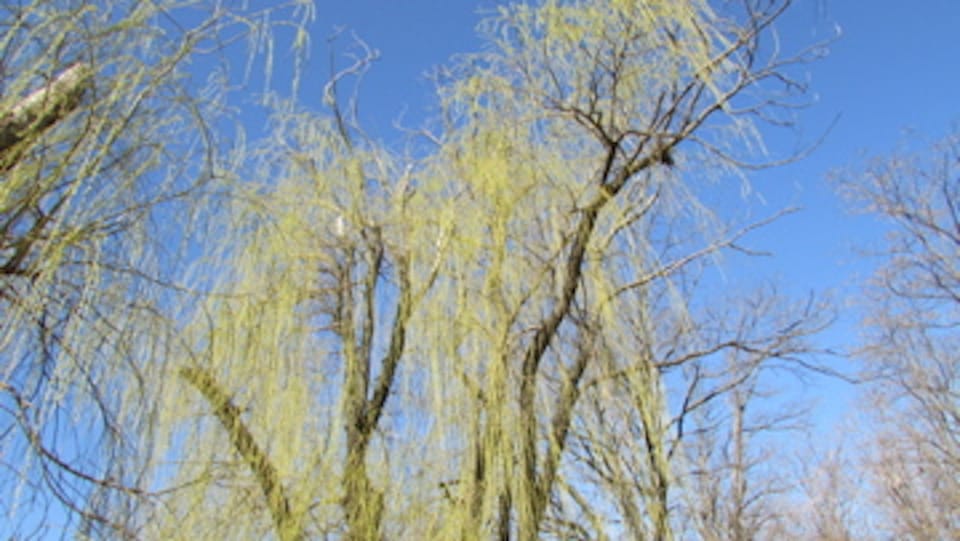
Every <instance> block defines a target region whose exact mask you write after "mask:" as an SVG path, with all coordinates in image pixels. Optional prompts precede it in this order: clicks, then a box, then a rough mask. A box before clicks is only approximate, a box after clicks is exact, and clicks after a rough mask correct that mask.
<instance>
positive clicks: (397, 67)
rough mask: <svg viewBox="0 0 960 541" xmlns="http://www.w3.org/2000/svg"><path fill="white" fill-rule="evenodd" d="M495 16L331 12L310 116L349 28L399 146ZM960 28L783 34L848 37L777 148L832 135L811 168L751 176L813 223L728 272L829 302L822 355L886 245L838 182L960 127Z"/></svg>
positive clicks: (425, 7)
mask: <svg viewBox="0 0 960 541" xmlns="http://www.w3.org/2000/svg"><path fill="white" fill-rule="evenodd" d="M495 5H496V2H493V1H492V0H484V1H481V2H471V1H457V0H405V1H400V0H352V1H350V2H345V1H342V0H325V1H321V2H319V3H318V10H317V21H316V23H315V25H314V32H313V52H312V54H311V59H310V67H309V68H308V72H309V74H308V76H307V77H306V78H305V86H304V91H303V93H302V95H303V97H304V98H305V100H306V102H307V103H306V104H307V105H311V106H312V105H319V102H320V90H319V89H320V86H321V85H322V81H323V80H324V77H326V75H327V74H328V73H329V71H328V70H329V68H328V59H329V50H328V49H327V43H326V41H325V39H324V38H325V37H326V36H327V35H329V34H330V33H331V32H332V30H333V28H334V27H342V28H344V29H346V30H348V31H352V32H355V33H356V35H357V36H359V37H360V38H362V39H363V40H364V41H366V42H367V43H368V44H369V45H370V46H371V47H373V48H375V49H377V50H378V51H379V52H380V54H381V56H380V60H379V61H378V62H377V63H376V64H375V65H374V66H373V68H372V69H371V70H370V72H369V73H368V74H367V76H366V78H365V80H364V82H363V85H362V87H361V94H360V97H361V100H360V104H361V106H360V110H361V116H362V118H363V120H364V121H365V123H366V126H367V128H368V129H370V130H371V131H372V132H373V133H374V134H377V135H379V136H380V137H383V138H385V139H387V140H390V139H392V138H394V137H396V138H397V139H399V138H400V135H399V134H398V133H396V132H393V131H392V130H391V126H392V124H393V123H394V122H395V121H397V120H398V119H400V118H401V117H402V118H403V119H404V121H403V123H404V124H405V125H408V126H416V125H417V124H418V123H419V121H420V120H421V119H422V118H423V117H424V114H425V113H427V112H428V111H429V107H430V105H431V103H432V97H433V96H432V85H431V83H430V82H429V81H428V80H427V78H426V77H425V74H426V73H427V72H429V71H430V70H431V69H432V68H433V67H434V66H437V65H440V64H443V63H445V62H447V61H448V60H449V58H450V57H451V55H454V54H456V53H463V52H470V51H474V50H476V49H477V47H479V46H480V44H481V41H480V40H479V39H478V38H477V36H476V33H475V31H474V27H475V25H476V24H477V22H478V21H479V19H480V14H479V13H482V12H483V11H484V10H489V9H490V8H492V7H493V6H495ZM958 28H960V2H957V1H956V0H924V1H923V2H903V1H902V0H875V1H872V2H863V1H861V0H803V1H797V2H795V5H794V6H792V8H791V10H790V11H789V12H788V13H787V15H786V16H785V17H784V18H783V19H782V20H781V22H780V23H779V25H778V32H779V33H780V35H781V37H782V44H783V47H784V49H785V51H786V52H789V51H795V50H797V49H799V48H802V47H804V46H807V45H810V44H813V43H815V42H818V41H821V40H824V39H829V38H830V37H831V36H833V35H834V34H835V32H836V30H838V29H839V38H838V39H836V40H835V41H833V42H832V43H831V45H830V47H829V55H828V56H827V57H826V58H824V59H822V60H821V61H819V62H816V63H814V64H810V65H808V66H806V67H805V68H804V69H803V70H802V72H803V74H804V76H805V77H807V78H808V79H809V82H810V87H811V90H812V92H813V94H814V96H815V97H816V101H815V102H814V103H813V104H812V105H811V106H810V107H809V108H808V109H806V110H804V111H802V112H801V113H800V115H799V120H800V122H799V127H798V130H797V131H796V133H793V134H789V136H786V137H785V136H784V134H771V138H770V139H769V141H770V144H771V150H772V152H773V153H774V154H781V155H783V154H785V153H788V152H789V151H790V150H791V149H792V148H794V145H795V144H796V143H797V141H798V140H799V141H800V142H806V143H809V142H811V141H813V140H815V139H817V138H818V137H819V136H820V135H822V134H824V133H825V132H827V130H828V128H830V129H829V133H827V136H826V139H825V140H824V141H823V143H822V145H821V146H820V147H819V148H817V149H816V151H815V152H814V153H813V154H812V155H811V156H810V157H808V158H806V159H805V160H803V161H801V162H799V163H795V164H791V165H788V166H785V167H780V168H776V169H773V170H769V171H764V172H762V173H758V174H756V175H754V176H753V177H752V179H751V180H752V183H753V187H754V192H753V194H752V195H751V196H750V200H751V203H752V206H751V208H752V210H751V212H753V213H754V215H755V216H758V217H759V216H764V215H768V214H770V213H773V212H775V211H776V210H777V209H779V208H782V207H784V206H798V207H801V208H802V211H801V212H799V213H797V214H794V215H791V216H788V217H786V218H784V219H782V220H781V221H779V222H777V223H775V224H774V225H772V226H770V227H769V228H766V229H764V230H762V231H760V232H758V233H757V234H755V235H753V236H751V237H750V242H749V245H750V246H751V247H754V248H757V249H763V250H768V251H772V252H774V253H775V256H774V257H772V258H767V259H763V260H760V261H749V262H744V261H741V260H737V261H736V262H734V261H728V265H730V268H729V269H728V270H729V272H730V273H731V274H733V275H737V276H739V277H740V278H741V279H745V280H747V281H750V280H754V279H756V278H758V277H760V276H762V277H764V278H773V279H776V280H777V281H778V282H779V283H780V284H781V285H782V290H783V291H785V292H787V293H791V294H795V295H804V294H807V293H809V292H811V291H814V292H831V293H832V294H833V297H834V299H835V300H836V301H837V302H838V305H839V307H840V313H839V319H838V322H837V324H836V325H835V326H834V327H833V328H832V329H831V330H830V331H829V332H827V333H825V334H824V335H823V336H822V337H821V340H822V345H823V346H824V347H830V348H835V349H846V348H851V347H854V346H855V344H856V342H855V341H856V338H857V333H858V328H857V321H858V319H859V318H860V313H859V312H858V310H857V307H856V300H857V299H858V298H859V297H860V295H859V290H858V287H859V286H858V284H859V283H860V282H861V281H862V280H863V279H864V278H866V277H867V276H868V275H869V274H870V272H871V270H872V265H873V263H874V262H873V261H872V260H869V259H865V258H864V257H863V256H862V255H861V254H860V253H859V252H860V251H862V250H864V249H868V248H869V247H870V246H877V245H878V243H879V242H880V240H881V239H882V230H881V229H880V228H879V227H878V222H876V221H875V220H872V219H870V218H868V217H865V216H860V215H854V214H852V213H850V212H849V211H848V210H847V209H846V208H845V207H844V203H843V201H841V200H840V199H839V198H838V197H837V195H836V194H835V190H834V188H833V187H832V186H831V184H830V183H829V182H828V181H827V177H828V174H829V173H830V172H831V171H836V170H838V169H842V168H850V169H854V170H855V169H856V168H858V167H860V168H862V167H863V166H864V164H865V163H866V161H867V159H868V158H869V157H873V156H882V155H883V154H885V153H889V152H891V151H892V150H894V149H896V148H898V147H899V146H902V145H904V144H908V145H910V146H912V147H913V148H920V147H922V146H924V144H926V143H929V142H930V141H932V140H934V139H936V138H939V137H940V136H942V135H943V134H945V133H946V132H947V130H948V129H949V128H950V126H951V125H952V124H953V123H954V121H956V120H958V119H960V117H958V104H957V102H958V97H960V93H958V88H960V69H958V68H960V65H958V62H957V60H956V57H957V53H958V50H960V47H958V45H960V33H958V32H957V29H958ZM831 126H832V128H831ZM917 140H920V143H919V144H915V143H916V141H917ZM734 263H735V268H734V265H733V264H734ZM813 394H815V395H817V396H819V397H821V398H820V406H819V407H818V409H817V410H816V411H817V418H818V425H820V427H821V428H824V429H829V427H830V426H832V425H833V422H834V421H836V420H839V419H841V418H842V417H843V416H844V415H845V414H846V413H847V411H848V407H847V406H848V405H849V403H850V402H851V398H852V397H853V396H855V395H854V392H853V390H852V389H851V388H850V387H849V386H848V385H845V384H842V383H839V382H831V381H822V382H817V389H815V390H813Z"/></svg>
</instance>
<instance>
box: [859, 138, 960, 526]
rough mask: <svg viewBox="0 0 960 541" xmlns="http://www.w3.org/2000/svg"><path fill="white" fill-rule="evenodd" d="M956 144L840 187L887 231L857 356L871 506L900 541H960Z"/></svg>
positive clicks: (880, 165) (901, 158)
mask: <svg viewBox="0 0 960 541" xmlns="http://www.w3.org/2000/svg"><path fill="white" fill-rule="evenodd" d="M958 159H960V140H958V137H957V135H956V134H952V135H950V136H948V137H946V138H945V139H944V140H942V141H940V142H938V143H937V144H935V145H933V147H932V148H930V149H929V150H925V151H918V150H914V151H913V152H912V153H906V152H904V153H901V154H900V155H897V156H895V157H892V158H888V159H884V160H877V161H876V163H874V164H873V165H872V166H871V167H870V169H869V170H868V171H867V172H866V174H863V175H858V176H856V177H854V178H851V179H844V181H843V183H842V188H843V189H844V190H845V192H846V193H847V194H848V195H849V196H850V197H851V198H852V199H853V201H854V202H855V204H857V205H858V206H859V207H860V208H862V209H864V210H866V211H868V212H870V213H871V214H873V215H875V216H877V217H878V218H880V219H882V220H884V222H885V223H886V224H887V225H888V226H889V227H890V234H889V236H888V242H887V244H886V246H885V248H884V250H883V251H882V253H881V255H882V257H883V265H882V267H881V268H880V269H879V270H878V272H877V274H876V276H875V278H874V280H873V281H872V282H871V284H870V285H869V286H868V288H867V291H868V293H869V295H870V299H871V304H870V306H869V308H870V314H871V315H870V317H869V318H868V319H867V321H866V325H867V328H868V330H869V334H868V338H867V343H866V344H865V346H864V347H863V349H862V351H861V354H862V357H863V358H864V359H865V361H866V366H867V373H868V375H869V376H870V377H872V378H874V379H875V381H876V384H875V386H874V387H873V393H874V395H873V400H875V402H872V403H875V404H877V405H878V407H876V408H874V410H873V411H874V412H875V413H876V415H875V419H876V420H877V421H878V426H879V428H878V434H877V436H876V439H875V446H874V449H873V451H872V452H871V453H870V455H871V457H870V461H871V462H872V463H873V466H872V473H873V475H872V477H873V480H874V485H875V486H876V487H877V488H878V490H879V496H878V503H879V504H880V505H879V509H881V510H882V511H883V516H884V517H885V518H886V520H887V521H888V526H889V528H890V531H891V534H892V535H894V536H896V537H897V538H903V539H933V538H954V537H957V535H960V522H958V520H957V514H956V512H955V510H956V509H957V506H958V505H960V499H958V498H960V480H958V478H957V475H956V473H957V471H958V467H960V393H958V384H960V368H958V366H960V364H958V362H957V361H958V357H957V353H956V352H957V351H958V346H960V342H958V339H960V335H958V334H957V332H956V329H957V325H958V324H960V311H958V308H960V302H958V301H960V266H958V262H960V210H958V201H960V183H958V180H957V179H958V167H957V164H958Z"/></svg>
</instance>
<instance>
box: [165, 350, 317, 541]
mask: <svg viewBox="0 0 960 541" xmlns="http://www.w3.org/2000/svg"><path fill="white" fill-rule="evenodd" d="M180 377H182V378H183V379H185V380H186V381H187V382H188V383H189V384H190V385H192V386H193V387H194V388H195V389H196V390H198V391H199V392H200V394H202V395H203V397H204V398H205V399H206V401H207V403H209V404H210V407H211V408H212V409H213V413H214V415H216V417H217V420H219V421H220V425H221V426H223V428H224V429H225V430H226V431H227V433H228V434H229V435H230V442H231V443H232V444H233V448H234V450H235V451H236V452H237V453H238V454H239V455H240V456H241V457H242V458H243V460H244V461H245V462H246V463H247V465H248V466H249V467H250V470H251V471H252V472H253V474H254V476H255V477H256V479H257V483H258V484H259V485H260V490H262V491H263V496H264V497H265V498H266V500H267V507H268V508H269V510H270V515H271V516H272V517H273V522H274V525H275V526H276V529H277V536H278V537H279V538H280V539H281V540H282V541H301V540H302V539H304V538H305V536H304V534H303V530H302V528H301V526H300V524H299V523H298V521H297V520H296V517H295V516H294V513H293V512H292V511H291V509H290V500H289V499H288V497H287V495H286V493H285V491H284V489H283V485H282V484H281V483H280V474H279V473H277V468H276V467H275V466H274V465H273V463H272V462H270V458H269V457H268V456H267V453H266V452H265V451H264V450H263V449H262V448H261V447H260V446H259V445H258V444H257V441H256V439H254V437H253V434H251V433H250V429H249V428H247V425H246V423H244V422H243V419H241V414H242V412H241V411H240V408H238V407H237V406H236V404H234V403H233V401H231V400H230V397H229V396H228V395H227V393H226V391H224V390H223V388H222V387H221V386H220V384H219V383H218V382H217V380H216V379H215V378H214V377H213V374H211V373H210V372H209V371H208V370H206V369H203V368H199V367H187V368H182V369H180Z"/></svg>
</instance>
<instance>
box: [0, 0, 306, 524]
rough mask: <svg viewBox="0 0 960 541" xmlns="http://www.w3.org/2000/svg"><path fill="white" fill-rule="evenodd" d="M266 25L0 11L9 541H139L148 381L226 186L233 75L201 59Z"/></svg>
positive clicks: (0, 348)
mask: <svg viewBox="0 0 960 541" xmlns="http://www.w3.org/2000/svg"><path fill="white" fill-rule="evenodd" d="M266 13H268V12H266V11H264V12H257V11H255V10H253V9H251V10H250V11H247V12H243V13H241V12H230V11H228V10H225V9H223V8H222V7H218V6H205V5H203V4H200V3H193V2H165V1H156V2H122V1H121V2H98V3H89V2H80V1H76V2H75V1H70V0H67V1H54V2H48V1H38V2H2V3H0V25H2V28H3V31H2V37H0V66H2V70H0V463H2V468H0V516H2V518H0V523H2V526H0V535H2V536H4V537H5V538H11V539H14V538H16V539H22V538H45V539H48V538H53V537H57V536H60V535H62V536H89V537H117V538H136V537H138V534H137V525H138V524H139V523H140V522H141V521H142V520H144V517H145V516H146V515H144V514H143V513H142V512H141V509H142V508H144V507H143V506H144V505H146V504H148V503H149V502H150V501H151V495H150V486H149V484H148V483H149V481H150V479H149V477H148V476H147V474H148V473H149V471H150V470H148V469H146V468H147V467H148V466H149V464H150V454H149V453H150V445H149V443H147V442H149V440H150V436H149V434H150V426H151V424H152V421H151V419H152V418H153V416H154V408H155V406H156V404H158V403H159V402H158V400H157V399H156V398H152V397H156V395H157V392H158V390H159V388H158V387H157V386H155V385H153V384H152V383H153V382H152V376H151V374H152V373H154V371H155V370H157V369H158V368H159V367H160V366H162V365H163V363H166V362H170V360H168V358H169V350H170V348H171V347H172V346H171V344H172V342H171V340H170V338H169V337H170V336H171V334H170V332H171V329H172V325H173V324H174V323H173V318H174V316H175V315H176V314H175V312H173V311H172V307H174V306H177V305H180V304H182V303H183V301H182V300H177V299H178V297H179V296H185V295H191V293H190V292H188V291H186V290H184V289H183V288H181V287H178V286H177V285H176V284H177V283H178V282H180V281H181V280H180V279H181V278H182V276H178V274H177V273H178V272H179V270H180V269H182V267H183V266H182V265H180V263H181V262H182V260H183V258H184V257H185V255H187V254H188V253H189V251H190V250H195V249H196V242H197V235H202V232H203V231H202V229H200V226H201V224H202V223H203V221H202V215H203V214H204V213H209V211H210V209H211V208H212V206H213V205H215V202H216V200H217V198H218V197H219V196H218V194H219V193H221V192H222V191H223V189H224V186H225V185H226V184H225V183H224V181H223V178H222V176H221V175H220V173H219V167H218V165H217V163H218V162H219V158H218V153H219V151H220V150H221V148H222V147H223V146H224V143H223V141H222V140H221V139H220V135H219V134H216V133H215V132H214V131H213V129H212V126H213V125H215V124H216V123H217V122H218V121H221V120H223V118H224V105H225V102H224V101H223V99H224V98H223V96H224V93H223V92H222V87H223V86H224V81H223V80H222V79H219V78H217V77H216V75H217V73H219V72H220V71H221V68H223V67H224V66H223V65H221V64H218V63H217V62H216V61H213V60H208V61H204V60H203V59H204V58H209V53H211V52H216V51H223V50H224V48H225V47H228V46H229V45H230V43H232V41H234V40H238V39H244V37H245V36H254V35H263V34H257V32H258V30H259V28H261V27H262V25H263V17H262V15H265V14H266ZM288 13H289V12H288ZM204 62H205V63H204ZM198 63H199V64H201V65H204V66H208V67H211V68H213V69H214V72H213V73H212V74H211V75H212V76H211V77H210V78H209V79H207V78H206V77H204V78H202V79H200V80H199V81H197V80H196V79H197V78H196V72H191V71H190V69H193V68H195V67H196V66H197V65H198ZM191 64H192V66H191ZM234 82H236V81H234Z"/></svg>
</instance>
